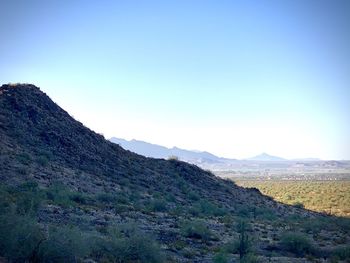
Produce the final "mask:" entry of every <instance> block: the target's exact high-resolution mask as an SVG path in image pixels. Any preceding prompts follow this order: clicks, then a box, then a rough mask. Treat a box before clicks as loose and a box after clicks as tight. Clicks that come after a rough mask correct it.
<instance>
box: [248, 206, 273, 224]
mask: <svg viewBox="0 0 350 263" xmlns="http://www.w3.org/2000/svg"><path fill="white" fill-rule="evenodd" d="M253 213H254V217H257V218H260V219H264V220H269V221H272V220H276V218H277V216H276V214H275V212H274V211H273V210H272V209H269V208H261V207H257V208H254V209H253Z"/></svg>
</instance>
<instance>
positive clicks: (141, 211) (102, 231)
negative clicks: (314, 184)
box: [0, 84, 349, 262]
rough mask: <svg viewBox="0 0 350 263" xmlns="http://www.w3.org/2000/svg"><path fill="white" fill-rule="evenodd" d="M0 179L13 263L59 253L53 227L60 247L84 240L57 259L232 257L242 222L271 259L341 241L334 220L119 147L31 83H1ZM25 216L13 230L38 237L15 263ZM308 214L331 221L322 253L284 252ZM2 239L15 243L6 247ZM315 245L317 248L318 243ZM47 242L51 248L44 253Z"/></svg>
mask: <svg viewBox="0 0 350 263" xmlns="http://www.w3.org/2000/svg"><path fill="white" fill-rule="evenodd" d="M0 180H1V189H0V190H1V191H0V193H1V200H2V201H1V202H2V206H1V209H0V212H1V218H0V221H1V222H0V223H1V225H2V226H6V227H3V228H1V229H0V239H1V240H0V256H4V257H6V258H8V259H11V260H19V261H21V260H23V261H25V260H29V261H33V262H37V261H44V260H46V261H50V255H51V254H50V253H52V254H53V255H54V256H56V254H57V253H59V251H61V250H62V249H61V250H59V249H58V250H55V248H56V246H55V245H52V244H61V243H62V242H61V241H60V242H58V241H57V240H56V239H53V240H52V238H53V237H55V233H61V234H57V235H56V236H57V239H58V240H59V239H60V238H61V239H62V238H63V239H64V241H63V244H65V243H64V242H66V243H67V244H72V242H73V243H74V242H76V243H77V244H80V243H81V242H83V241H84V242H87V243H88V244H86V246H84V248H85V250H84V251H81V250H80V248H81V247H82V245H81V244H80V245H77V246H76V247H74V246H72V245H69V246H68V245H67V251H66V252H64V253H61V254H62V255H60V256H61V257H62V261H65V262H69V261H72V262H74V261H75V260H76V258H82V259H83V258H85V259H93V260H95V261H107V262H108V261H110V262H116V261H120V262H133V261H135V260H140V261H142V262H157V261H171V262H174V261H175V262H177V261H179V262H182V261H191V262H194V261H198V262H206V261H207V262H211V261H212V260H214V258H217V257H220V256H223V257H226V258H230V259H232V260H234V259H235V258H237V257H238V250H237V249H234V248H233V247H232V249H226V247H227V246H230V245H229V244H233V243H232V242H234V240H236V239H237V238H239V235H241V234H242V233H240V232H239V231H238V232H237V231H236V230H235V227H236V226H239V225H240V224H239V223H238V222H241V221H242V220H243V221H244V222H245V223H244V224H246V225H249V228H247V229H249V230H244V231H247V232H248V233H249V236H250V237H251V238H254V240H255V241H254V245H251V247H252V250H251V252H250V254H251V253H255V254H256V255H258V257H260V258H261V260H264V259H266V257H271V255H273V256H275V257H276V258H277V257H278V258H279V260H289V259H290V258H294V257H296V256H299V257H300V256H303V255H304V254H305V253H311V254H312V255H313V256H329V255H331V252H330V251H331V250H332V249H333V248H334V247H335V244H348V242H349V240H348V238H346V236H347V234H348V232H347V231H348V228H347V227H345V226H344V222H343V221H342V220H338V219H335V218H328V217H325V216H323V215H319V214H316V213H312V212H309V211H306V210H303V209H301V208H299V207H293V206H286V205H283V204H280V203H277V202H275V201H273V200H272V199H271V198H268V197H265V196H263V195H262V194H261V193H260V192H259V191H258V190H256V189H244V188H241V187H238V186H236V185H235V184H234V183H232V182H230V181H225V180H222V179H220V178H218V177H215V176H214V175H213V174H212V173H210V172H208V171H203V170H201V169H200V168H198V167H197V166H194V165H190V164H187V163H184V162H180V161H176V160H170V161H167V160H163V159H153V158H146V157H143V156H140V155H137V154H135V153H132V152H129V151H126V150H124V149H122V148H121V147H119V146H118V145H116V144H114V143H111V142H109V141H107V140H105V139H104V138H103V136H101V135H98V134H96V133H94V132H93V131H91V130H90V129H88V128H86V127H85V126H83V125H82V124H81V123H79V122H77V121H76V120H74V119H73V118H72V117H71V116H70V115H69V114H68V113H67V112H65V111H64V110H63V109H61V108H60V107H59V106H58V105H56V104H55V103H54V102H52V101H51V100H50V98H49V97H48V96H47V95H45V94H44V93H43V92H42V91H40V90H39V89H38V88H37V87H35V86H34V85H28V84H23V85H22V84H17V85H3V86H1V87H0ZM28 218H30V219H28ZM23 220H29V221H25V222H26V223H25V224H22V223H21V224H17V223H16V225H15V226H18V225H21V226H23V227H25V226H28V225H30V228H28V229H36V230H37V232H36V235H37V236H38V238H37V239H36V241H35V240H34V241H33V240H31V242H30V244H36V245H35V246H33V247H31V248H29V246H25V249H24V248H23V251H27V250H28V251H29V252H28V253H27V254H26V253H24V252H23V253H22V252H21V253H22V254H23V255H22V254H21V257H20V258H19V259H18V258H16V257H17V254H18V253H19V252H18V251H19V250H18V249H19V248H18V246H21V244H22V245H23V243H16V242H15V241H16V240H18V238H16V235H17V234H18V233H22V232H25V231H26V230H23V229H19V230H18V229H17V228H16V227H8V226H10V225H11V224H14V222H22V221H23ZM315 220H316V221H317V222H324V224H326V225H329V222H330V221H329V220H331V222H332V227H331V228H329V229H328V230H327V231H328V232H326V233H327V235H332V234H333V236H334V233H336V237H335V239H334V240H331V241H329V242H328V243H327V245H326V248H327V249H326V250H324V249H323V250H317V253H316V252H311V250H310V249H307V250H305V251H302V253H301V254H300V253H299V252H298V253H299V254H298V253H297V252H295V251H291V249H289V250H288V249H286V250H285V249H284V248H283V244H282V243H281V242H282V241H281V240H282V237H283V232H284V231H285V230H286V229H293V227H298V231H299V230H300V231H302V232H303V231H304V232H305V231H306V230H305V229H304V228H301V226H300V224H301V223H305V222H307V223H312V222H314V221H315ZM327 220H328V221H327ZM28 222H30V223H28ZM33 224H34V225H33ZM66 226H71V227H70V228H69V229H66V228H65V227H66ZM74 229H75V230H74ZM113 229H117V230H113ZM125 229H127V230H125ZM130 229H131V230H130ZM135 229H138V230H137V231H140V233H146V234H148V235H150V236H152V237H153V239H154V240H156V242H157V243H158V244H160V246H158V245H157V244H156V243H154V244H153V243H152V242H153V241H152V242H151V241H147V240H146V241H145V239H143V237H144V234H135V231H136V230H135ZM17 230H18V231H17ZM323 230H324V229H323ZM9 231H10V232H9ZM16 231H17V232H16ZM28 231H29V230H28ZM74 231H76V232H74ZM62 232H63V233H65V234H62ZM116 232H117V234H116ZM67 233H68V234H67ZM77 233H79V234H77ZM130 233H134V234H130ZM137 233H138V232H137ZM306 234H307V233H306V232H305V235H306ZM82 235H83V236H82ZM6 236H7V237H11V238H13V239H14V240H15V241H13V242H12V241H11V242H10V243H9V241H8V240H9V239H8V238H4V237H6ZM30 236H35V235H30ZM68 237H69V238H68ZM79 237H80V239H79ZM11 238H10V239H11ZM71 239H72V240H71ZM338 239H339V240H340V239H341V240H342V242H340V243H339V240H338ZM11 240H12V239H11ZM91 240H93V241H91ZM96 240H99V242H97V241H96ZM50 242H51V243H50ZM55 242H56V243H55ZM57 242H58V243H57ZM84 242H83V243H84ZM230 242H231V243H230ZM313 242H314V243H315V249H316V248H318V247H320V243H317V242H319V241H317V240H313ZM336 242H338V243H336ZM14 244H15V245H14ZM84 244H85V243H84ZM147 244H148V245H150V244H152V245H150V246H147ZM45 245H46V246H48V247H50V248H52V250H50V251H51V252H50V253H49V254H47V253H48V252H47V251H46V250H45ZM123 246H127V247H126V248H125V247H123ZM140 246H141V247H142V249H139V250H137V249H136V248H137V247H140ZM232 246H233V245H232ZM13 251H17V252H13ZM20 251H22V250H20ZM114 251H116V252H114ZM121 251H123V253H124V252H125V251H129V252H128V253H129V254H128V253H126V252H125V253H126V254H123V253H121ZM130 251H136V252H132V253H131V252H130ZM315 251H316V250H315ZM46 252H47V253H46ZM246 252H247V253H248V251H246ZM55 253H56V254H55ZM247 253H245V254H247ZM332 253H333V252H332ZM250 254H249V255H250ZM54 256H52V257H54ZM120 257H122V258H120ZM287 262H288V261H287ZM293 262H298V261H293Z"/></svg>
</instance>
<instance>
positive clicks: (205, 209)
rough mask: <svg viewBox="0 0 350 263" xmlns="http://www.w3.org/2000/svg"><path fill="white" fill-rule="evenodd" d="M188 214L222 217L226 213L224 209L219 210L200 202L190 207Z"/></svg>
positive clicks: (210, 204) (212, 205)
mask: <svg viewBox="0 0 350 263" xmlns="http://www.w3.org/2000/svg"><path fill="white" fill-rule="evenodd" d="M189 212H190V213H191V214H192V215H193V216H200V215H202V216H223V215H225V214H227V211H226V210H225V209H223V208H220V207H218V206H217V205H215V204H213V203H211V202H209V201H207V200H200V201H198V202H196V203H195V204H194V205H193V206H192V207H191V209H190V210H189Z"/></svg>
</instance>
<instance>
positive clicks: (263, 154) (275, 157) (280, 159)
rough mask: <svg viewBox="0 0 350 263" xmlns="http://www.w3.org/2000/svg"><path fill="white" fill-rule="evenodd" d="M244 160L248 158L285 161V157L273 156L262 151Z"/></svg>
mask: <svg viewBox="0 0 350 263" xmlns="http://www.w3.org/2000/svg"><path fill="white" fill-rule="evenodd" d="M246 160H250V161H265V162H276V161H286V160H287V159H284V158H282V157H278V156H273V155H270V154H268V153H266V152H263V153H261V154H259V155H257V156H254V157H251V158H247V159H246Z"/></svg>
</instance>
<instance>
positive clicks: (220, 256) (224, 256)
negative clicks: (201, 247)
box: [213, 251, 229, 263]
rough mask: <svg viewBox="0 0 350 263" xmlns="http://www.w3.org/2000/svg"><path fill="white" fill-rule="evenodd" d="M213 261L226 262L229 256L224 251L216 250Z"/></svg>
mask: <svg viewBox="0 0 350 263" xmlns="http://www.w3.org/2000/svg"><path fill="white" fill-rule="evenodd" d="M213 262H214V263H228V262H229V258H228V255H227V254H226V253H225V252H222V251H220V252H218V253H216V254H215V256H214V257H213Z"/></svg>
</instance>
